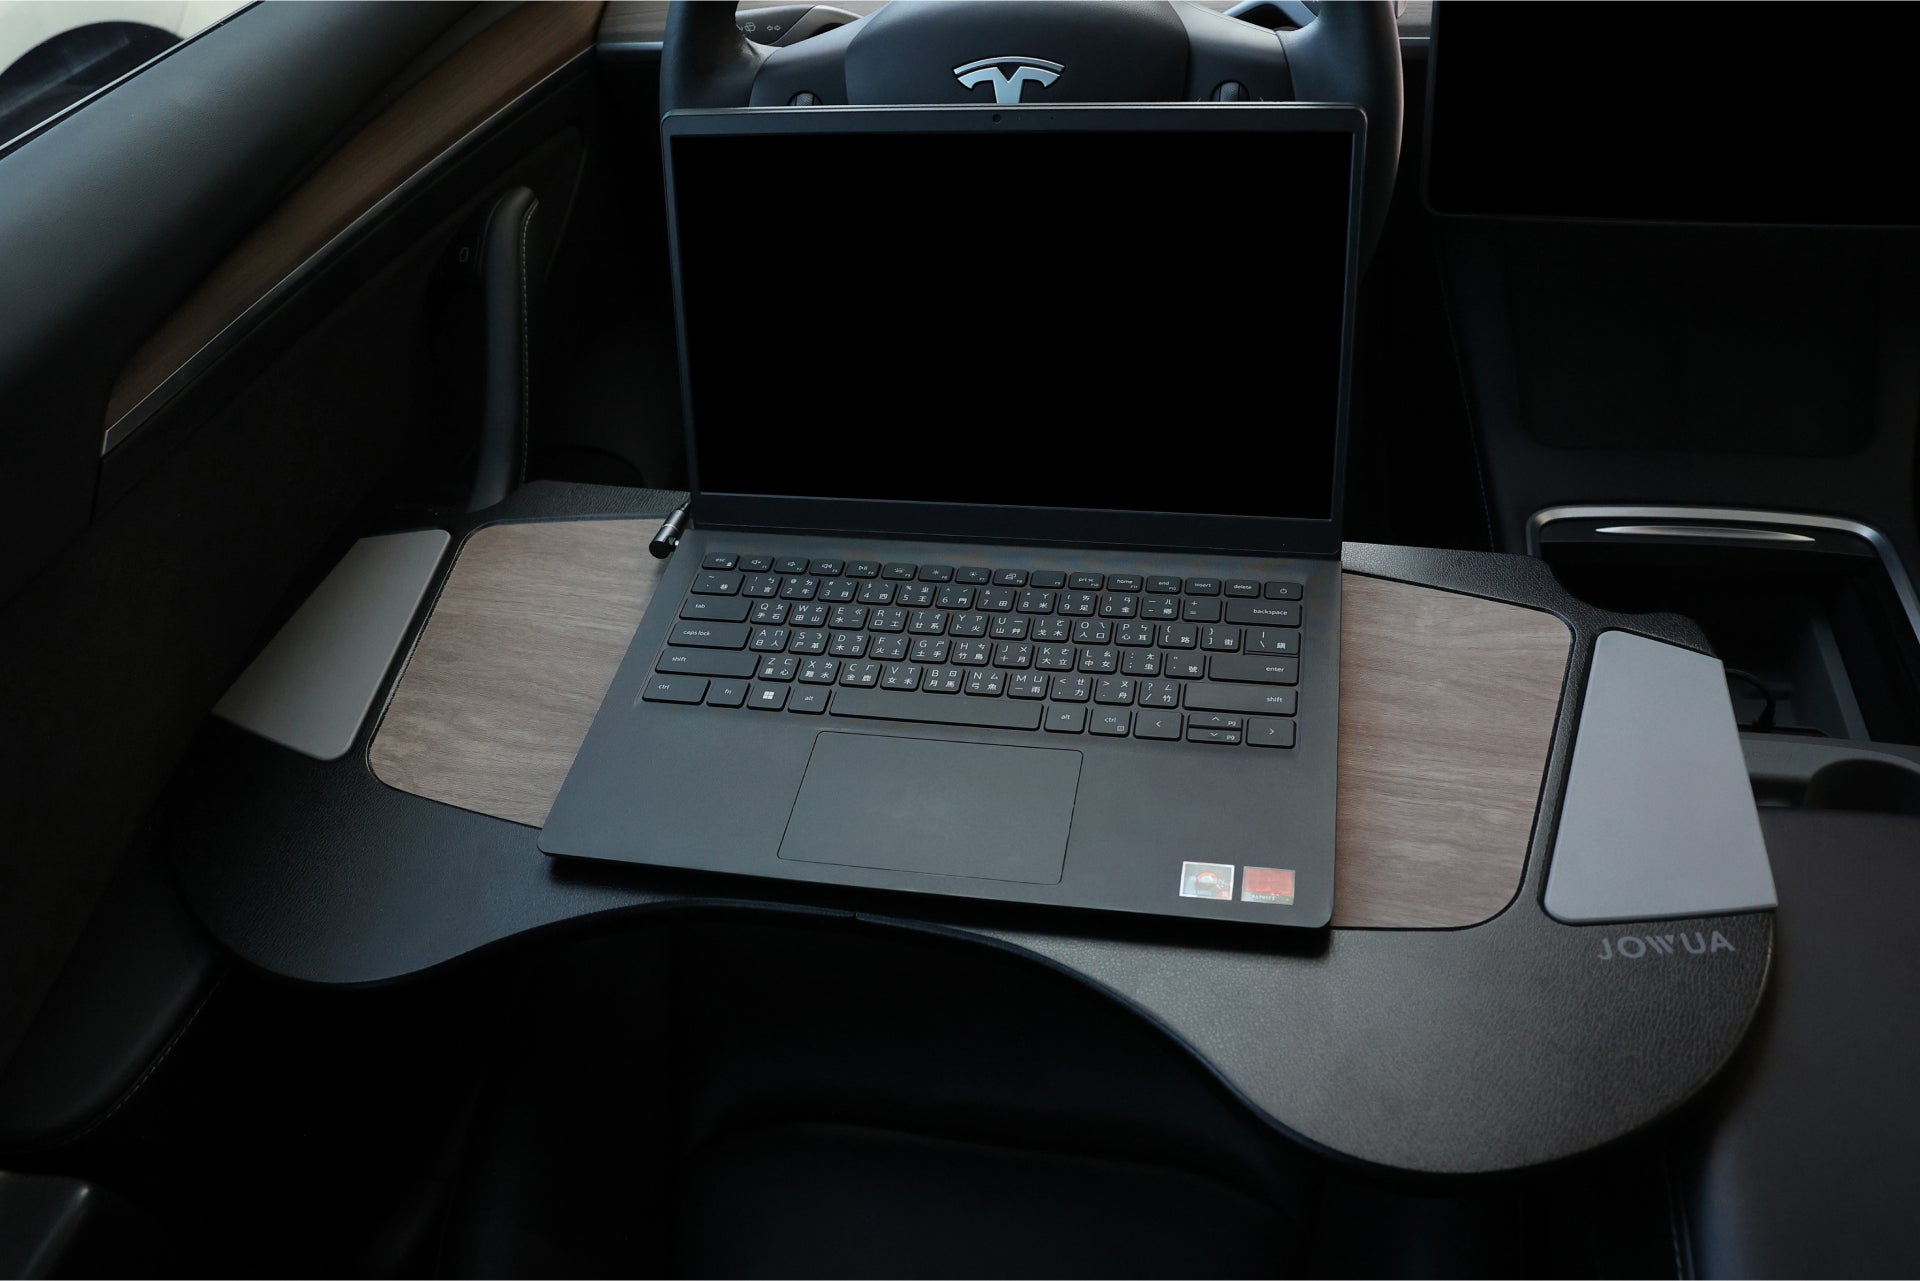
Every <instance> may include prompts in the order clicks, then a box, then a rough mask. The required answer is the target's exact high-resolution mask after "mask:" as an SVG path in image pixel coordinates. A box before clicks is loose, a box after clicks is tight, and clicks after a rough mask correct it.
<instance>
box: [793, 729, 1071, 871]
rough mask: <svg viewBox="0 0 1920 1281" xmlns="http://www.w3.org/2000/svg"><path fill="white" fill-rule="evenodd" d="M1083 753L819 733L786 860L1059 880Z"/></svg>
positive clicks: (795, 807) (796, 804) (795, 811)
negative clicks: (1081, 754)
mask: <svg viewBox="0 0 1920 1281" xmlns="http://www.w3.org/2000/svg"><path fill="white" fill-rule="evenodd" d="M1079 786H1080V753H1078V752H1073V751H1063V750H1061V749H1059V748H1048V747H1000V746H997V745H995V744H991V743H947V742H941V741H939V740H937V739H930V738H894V737H892V736H890V735H882V734H842V733H835V732H833V731H831V730H829V731H825V732H823V733H821V734H819V735H818V736H817V737H815V739H814V741H813V756H812V758H811V759H810V760H809V761H808V762H807V776H806V779H805V780H804V781H803V782H802V783H801V784H800V796H799V799H797V800H795V801H794V803H793V814H792V816H791V817H790V818H788V820H787V834H786V836H785V837H784V838H783V839H782V840H781V842H780V857H781V858H784V859H788V860H792V861H797V862H802V863H834V864H838V865H839V866H842V867H870V868H875V869H879V870H882V871H890V872H930V873H933V874H935V875H940V876H971V877H976V878H979V879H982V880H990V881H1021V882H1024V883H1026V884H1029V885H1057V884H1059V882H1060V871H1061V869H1062V868H1063V867H1064V866H1065V865H1066V859H1067V829H1068V828H1070V827H1072V826H1073V797H1074V793H1075V791H1076V790H1078V788H1079Z"/></svg>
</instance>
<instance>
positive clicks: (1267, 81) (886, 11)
mask: <svg viewBox="0 0 1920 1281" xmlns="http://www.w3.org/2000/svg"><path fill="white" fill-rule="evenodd" d="M735 7H736V6H735V5H733V4H727V3H708V2H704V0H676V3H675V4H673V5H672V7H671V11H670V12H669V14H668V18H667V32H666V42H665V48H664V50H663V52H662V54H661V69H660V106H661V110H662V112H663V113H664V112H667V111H672V110H677V109H681V108H688V107H708V108H712V107H748V106H752V107H783V106H814V105H824V106H839V105H889V106H891V105H897V106H909V105H916V106H917V105H924V104H941V103H977V104H981V105H998V106H1012V105H1016V104H1025V105H1045V104H1049V103H1084V102H1130V103H1141V102H1218V103H1220V104H1221V106H1222V108H1223V109H1225V108H1227V107H1229V106H1230V105H1231V104H1233V103H1236V102H1291V101H1300V102H1335V103H1346V104H1352V105H1354V106H1358V107H1359V108H1360V109H1361V110H1363V111H1364V112H1365V113H1366V116H1367V129H1368V133H1367V161H1366V165H1367V172H1366V177H1365V183H1364V190H1365V200H1366V208H1365V210H1364V211H1363V215H1362V219H1361V223H1362V244H1361V254H1362V258H1363V259H1364V258H1365V257H1366V256H1367V255H1369V254H1370V253H1371V251H1372V248H1373V245H1374V242H1375V241H1376V240H1377V239H1378V236H1379V232H1380V228H1381V225H1382V224H1383V223H1384V222H1385V221H1386V213H1387V207H1388V204H1389V202H1390V200H1391V197H1392V194H1393V180H1394V172H1395V169H1396V168H1397V166H1398V164H1399V156H1400V120H1401V106H1402V97H1403V88H1402V84H1401V71H1400V46H1399V38H1398V30H1397V27H1396V24H1395V19H1394V9H1393V5H1392V4H1391V3H1390V2H1389V0H1341V2H1340V3H1332V4H1325V5H1322V6H1320V10H1319V15H1318V16H1317V17H1316V18H1315V19H1314V20H1313V21H1312V22H1311V23H1309V24H1308V25H1306V26H1305V27H1303V28H1301V29H1300V30H1298V31H1288V32H1275V31H1271V30H1268V29H1266V28H1264V27H1260V26H1256V25H1254V24H1253V23H1249V22H1242V21H1240V20H1239V19H1237V18H1230V17H1228V16H1226V15H1225V14H1222V13H1219V12H1217V11H1215V10H1212V9H1208V8H1204V7H1202V6H1200V5H1197V4H1189V3H1185V2H1184V0H1174V2H1172V3H1168V2H1166V0H992V2H990V3H989V2H984V0H914V2H913V3H911V4H890V5H885V6H883V7H881V8H880V9H878V10H877V11H875V12H873V13H870V14H868V15H866V16H865V17H862V18H860V19H858V20H856V21H853V22H849V23H847V24H846V25H845V26H841V27H837V28H835V29H833V30H831V31H828V32H825V33H823V34H821V35H817V36H813V37H812V38H810V39H806V40H801V41H799V42H798V43H795V44H792V45H788V46H786V47H783V48H779V49H767V48H765V47H763V46H761V45H758V44H755V43H753V42H752V41H749V40H748V39H747V38H746V37H745V36H744V35H742V34H741V32H740V31H739V29H738V28H737V27H736V26H735V25H734V9H735Z"/></svg>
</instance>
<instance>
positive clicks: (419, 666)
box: [369, 520, 1571, 928]
mask: <svg viewBox="0 0 1920 1281" xmlns="http://www.w3.org/2000/svg"><path fill="white" fill-rule="evenodd" d="M657 524H658V522H657V521H656V520H583V521H540V522H532V523H526V524H511V525H492V526H488V527H487V528H485V529H482V530H480V531H479V532H478V533H476V534H474V535H473V537H472V538H470V539H468V540H467V542H466V545H465V546H464V547H463V548H462V549H461V552H460V557H459V559H458V561H456V562H455V564H454V567H453V569H452V571H451V572H450V573H449V575H448V577H447V581H446V585H445V586H444V588H443V589H442V591H441V594H440V598H439V600H438V601H437V602H436V603H435V605H434V609H433V613H432V615H431V617H430V618H429V619H428V621H427V625H426V627H425V628H424V629H423V630H422V632H421V635H420V640H419V643H418V644H417V645H416V646H415V647H414V651H413V655H412V657H411V658H410V659H409V660H408V664H407V668H406V671H405V673H404V674H403V675H402V676H401V679H400V682H399V685H398V686H397V688H396V689H395V691H394V695H393V698H392V700H391V701H390V702H389V703H388V706H387V710H386V713H385V716H384V718H383V719H382V721H381V724H380V728H379V730H378V731H377V732H376V734H375V736H374V740H373V746H372V749H371V751H370V753H369V759H370V763H371V765H372V767H373V772H374V774H375V775H376V776H377V777H378V778H380V780H381V781H382V782H385V783H387V784H388V785H389V786H392V787H397V788H399V789H400V790H402V791H406V792H412V793H414V794H415V795H418V796H425V797H428V798H430V799H432V800H436V801H442V802H445V803H446V804H448V805H456V806H459V807H460V808H462V809H468V810H474V811H476V812H478V813H482V814H490V815H492V816H494V817H496V818H504V819H510V820H512V821H513V822H516V823H526V824H529V825H532V826H538V825H540V824H541V823H543V822H545V820H546V816H547V811H548V810H549V809H550V808H552V805H553V799H554V797H555V796H556V795H558V794H559V791H560V784H561V783H562V782H563V781H564V780H565V779H566V776H567V770H568V768H569V767H570V766H571V765H572V763H573V757H574V754H575V753H576V752H577V751H579V748H580V744H581V742H582V741H583V740H584V739H585V738H586V735H587V728H588V727H589V726H590V725H591V724H592V723H593V717H594V713H595V712H596V711H597V710H598V709H599V706H600V700H601V698H602V697H603V696H604V695H605V694H606V690H607V686H608V685H609V684H611V683H612V681H613V675H614V672H615V670H616V669H617V668H618V667H619V665H620V659H621V657H622V656H623V655H624V654H625V653H626V648H627V643H628V641H629V640H631V639H632V636H633V632H634V629H635V628H636V627H638V626H639V623H640V615H641V614H642V613H643V612H644V611H645V609H646V604H647V601H648V599H649V598H650V597H651V596H652V594H653V587H654V584H655V582H656V581H657V580H658V576H659V562H657V561H655V560H653V559H652V558H651V557H650V556H648V555H647V552H646V543H647V540H648V539H649V538H651V537H652V535H653V530H654V528H655V527H656V526H657ZM1344 594H1345V600H1344V602H1343V605H1342V615H1343V618H1342V629H1341V641H1340V643H1341V664H1340V793H1339V813H1338V820H1337V837H1336V839H1337V842H1338V862H1337V865H1336V882H1335V889H1334V908H1333V923H1334V924H1335V925H1336V926H1344V927H1378V928H1436V927H1457V926H1463V925H1473V924H1476V923H1478V922H1480V921H1483V920H1486V919H1487V918H1488V917H1490V916H1493V915H1494V914H1496V913H1497V912H1499V911H1500V909H1501V908H1502V907H1504V906H1505V905H1506V904H1507V902H1508V900H1510V899H1511V898H1512V897H1513V894H1514V891H1515V889H1516V888H1517V887H1518V886H1519V884H1520V874H1521V871H1522V869H1523V868H1524V866H1525V863H1526V855H1527V845H1528V842H1529V839H1530V836H1531V833H1532V828H1533V816H1534V809H1535V806H1536V804H1537V801H1538V798H1539V794H1540V781H1541V775H1542V772H1543V771H1544V769H1545V766H1546V760H1547V752H1548V747H1549V745H1550V742H1551V739H1552V736H1553V726H1554V718H1555V716H1556V715H1557V713H1558V710H1559V703H1560V688H1561V684H1562V681H1563V679H1564V676H1565V672H1566V666H1567V656H1568V649H1569V647H1570V644H1571V638H1570V633H1569V632H1568V630H1567V627H1566V625H1565V624H1564V623H1562V622H1560V620H1559V619H1557V618H1555V617H1553V616H1552V615H1551V614H1546V613H1542V612H1540V611H1537V610H1531V609H1524V608H1521V607H1519V606H1516V605H1507V604H1502V603H1500V602H1497V601H1488V600H1481V599H1479V598H1477V597H1472V596H1463V595H1459V594H1457V593H1453V592H1443V591H1438V590H1435V589H1433V588H1429V587H1419V586H1414V585H1412V584H1408V583H1398V582H1389V581H1386V580H1383V579H1374V578H1366V577H1362V576H1360V575H1357V574H1348V575H1346V581H1345V588H1344Z"/></svg>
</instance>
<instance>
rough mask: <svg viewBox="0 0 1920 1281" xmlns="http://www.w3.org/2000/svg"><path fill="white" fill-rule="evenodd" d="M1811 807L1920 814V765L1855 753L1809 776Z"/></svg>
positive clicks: (1807, 801)
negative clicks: (1856, 755) (1855, 755)
mask: <svg viewBox="0 0 1920 1281" xmlns="http://www.w3.org/2000/svg"><path fill="white" fill-rule="evenodd" d="M1801 805H1802V806H1804V807H1805V808H1807V809H1822V810H1870V811H1872V812H1874V813H1876V814H1920V766H1914V765H1909V764H1906V763H1904V762H1899V761H1892V760H1888V759H1886V758H1884V757H1875V758H1866V757H1853V758H1851V759H1848V760H1840V761H1834V762H1833V763H1832V764H1830V765H1823V766H1821V767H1820V768H1819V769H1817V770H1815V771H1814V773H1813V777H1811V778H1809V779H1808V780H1807V791H1806V797H1805V799H1804V800H1802V801H1801Z"/></svg>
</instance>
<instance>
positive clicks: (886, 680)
mask: <svg viewBox="0 0 1920 1281" xmlns="http://www.w3.org/2000/svg"><path fill="white" fill-rule="evenodd" d="M880 688H881V689H919V688H920V668H918V667H916V666H914V665H913V664H912V663H893V664H890V665H888V667H887V668H886V670H885V671H883V672H881V674H880Z"/></svg>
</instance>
